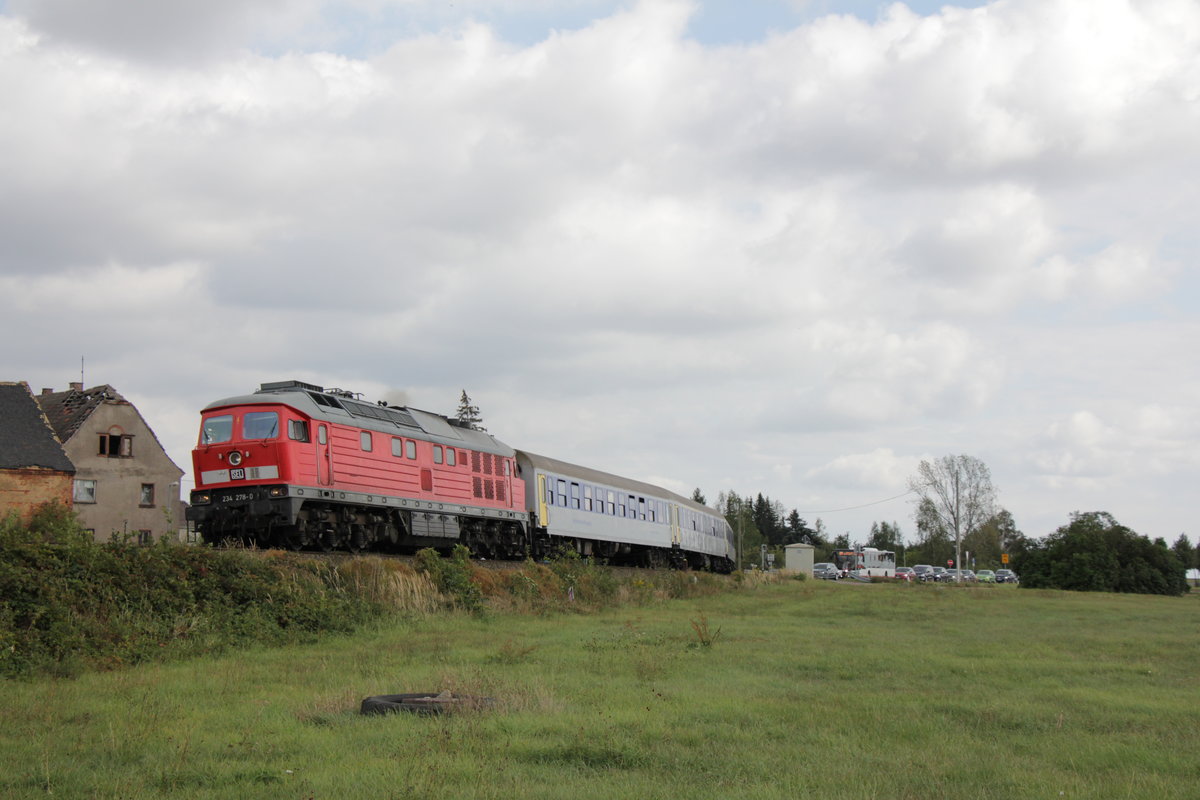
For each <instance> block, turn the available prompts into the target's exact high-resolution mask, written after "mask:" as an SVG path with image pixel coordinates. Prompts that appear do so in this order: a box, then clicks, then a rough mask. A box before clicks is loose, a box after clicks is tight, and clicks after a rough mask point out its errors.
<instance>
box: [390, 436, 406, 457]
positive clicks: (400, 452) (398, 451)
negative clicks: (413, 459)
mask: <svg viewBox="0 0 1200 800" xmlns="http://www.w3.org/2000/svg"><path fill="white" fill-rule="evenodd" d="M392 455H393V456H395V457H396V458H403V457H404V440H403V439H399V438H397V437H395V436H393V437H392Z"/></svg>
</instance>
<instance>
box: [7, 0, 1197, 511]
mask: <svg viewBox="0 0 1200 800" xmlns="http://www.w3.org/2000/svg"><path fill="white" fill-rule="evenodd" d="M85 5H87V4H81V3H74V2H68V0H52V1H51V2H46V3H41V4H34V3H26V2H10V3H9V5H8V7H7V8H8V11H7V12H6V13H5V14H3V15H0V103H3V106H4V108H5V109H6V112H7V113H6V122H5V123H4V124H0V183H3V185H4V186H5V192H3V193H2V194H0V289H3V299H0V319H2V320H3V321H0V332H2V333H3V334H4V336H5V339H6V340H13V337H15V336H17V335H19V333H18V332H19V331H21V330H24V329H26V328H27V327H28V326H40V327H38V329H39V330H43V331H44V333H43V335H41V336H38V337H34V338H35V341H34V342H33V343H31V344H30V345H29V346H28V347H27V348H25V350H23V351H22V352H20V353H16V354H14V356H13V358H12V360H11V362H10V366H9V368H10V369H13V370H16V371H17V372H18V373H19V374H12V375H9V376H8V379H26V380H30V381H31V383H35V384H40V383H45V384H46V385H54V384H56V383H57V384H59V385H61V384H62V383H63V382H64V381H65V380H66V379H73V376H72V374H73V371H74V370H75V368H76V365H77V364H78V360H79V356H80V351H81V350H87V353H86V355H87V359H88V363H89V364H90V366H89V373H90V374H91V375H92V376H95V378H96V379H97V380H98V381H99V380H103V381H104V382H108V383H112V384H114V385H115V386H116V387H117V388H118V390H120V391H122V393H124V394H126V395H128V396H138V397H144V398H146V403H147V404H148V406H149V407H148V408H146V409H143V411H144V413H145V414H146V416H147V418H148V420H149V421H150V423H151V424H152V425H153V426H154V427H155V428H156V430H158V431H159V433H160V436H161V437H162V438H164V440H167V441H171V442H173V443H174V444H173V445H172V446H173V449H174V451H173V453H172V455H173V456H175V458H176V460H177V461H179V462H180V463H181V465H182V464H184V463H186V461H187V458H186V450H187V447H189V446H190V443H191V441H192V440H193V439H194V430H191V429H190V428H191V423H189V422H188V421H187V416H188V415H187V414H184V413H181V412H180V409H182V408H187V407H189V406H191V407H194V408H196V409H198V408H199V407H200V406H202V405H204V404H205V403H207V402H208V401H209V400H211V399H213V398H214V397H218V396H224V395H228V394H236V393H239V392H243V391H247V390H250V389H253V388H254V387H255V386H257V384H258V383H260V382H261V381H264V380H274V379H279V378H288V377H298V378H302V379H308V380H310V381H313V382H316V383H323V384H326V385H343V386H347V385H348V386H351V387H352V388H357V389H358V390H359V391H364V392H375V393H376V395H375V396H376V397H382V396H383V394H384V393H388V392H402V393H405V394H406V395H407V396H408V397H409V398H410V399H411V401H412V402H413V403H414V404H416V405H418V406H422V407H426V408H431V409H433V410H443V411H451V410H452V409H453V407H454V404H455V403H456V402H457V398H458V392H459V391H460V390H461V389H462V388H464V387H465V388H467V389H468V390H469V391H470V392H471V393H472V396H473V397H475V398H476V399H477V401H479V402H480V403H481V405H483V407H484V410H485V414H486V413H488V412H489V411H490V412H491V413H492V415H493V416H494V417H495V422H492V421H491V420H489V427H491V428H492V430H493V431H494V432H496V433H497V434H498V435H500V436H501V438H507V439H511V440H513V443H514V444H517V445H525V446H530V447H531V449H540V450H544V451H546V452H548V453H549V454H551V455H561V456H562V457H566V458H571V459H575V460H581V461H588V462H589V463H596V464H597V466H600V467H601V468H605V469H609V470H626V471H629V472H630V473H631V474H634V475H636V476H639V477H649V476H665V477H663V480H664V481H675V483H672V484H671V485H672V486H673V487H675V488H677V489H678V488H679V487H684V488H686V490H687V491H686V492H684V493H687V492H690V487H694V486H696V485H701V486H702V487H703V488H704V489H705V490H706V492H707V493H708V494H709V495H710V496H711V497H715V495H716V492H717V491H719V490H720V489H722V488H725V489H728V488H734V489H737V490H739V491H760V490H761V491H763V492H764V493H768V494H770V495H771V496H772V497H774V498H776V499H779V500H781V501H782V502H784V503H785V504H786V505H788V506H789V507H790V506H793V505H796V506H799V505H801V502H802V501H803V504H804V505H806V506H808V507H809V508H843V507H849V506H853V505H860V504H862V503H863V502H870V501H874V500H878V499H880V497H879V495H878V494H877V493H875V492H876V490H878V491H883V492H884V493H885V496H887V495H886V490H885V489H884V487H885V486H888V485H892V484H894V483H896V481H897V479H898V478H899V479H900V483H901V484H902V483H903V481H902V478H903V477H904V476H903V475H901V473H906V472H907V471H908V470H909V469H910V467H907V466H904V465H906V464H915V461H916V459H918V458H919V456H918V455H917V454H923V453H935V454H937V453H941V452H967V453H978V454H986V455H988V457H989V459H990V460H993V461H994V462H995V463H996V465H997V468H998V470H997V471H998V472H999V471H1001V470H1003V473H1004V477H1005V480H1004V481H1003V485H1004V490H1005V491H1011V492H1013V495H1012V496H1011V497H1002V502H1005V504H1006V505H1008V506H1009V507H1010V508H1011V509H1012V510H1013V512H1014V514H1016V515H1017V517H1018V520H1020V519H1021V517H1022V506H1023V505H1027V506H1028V508H1029V509H1030V510H1029V512H1028V513H1029V515H1030V516H1031V517H1033V518H1037V519H1048V518H1050V517H1052V516H1053V515H1054V514H1059V515H1060V516H1061V517H1062V518H1065V514H1066V513H1068V512H1069V511H1071V510H1075V509H1074V508H1073V507H1072V508H1068V507H1065V504H1066V503H1067V502H1068V501H1067V500H1066V499H1065V498H1063V497H1056V496H1054V494H1053V493H1052V492H1044V491H1043V489H1044V485H1045V484H1046V483H1051V484H1054V483H1057V485H1059V486H1065V485H1067V484H1068V483H1070V482H1072V481H1074V482H1076V483H1078V482H1079V481H1082V480H1086V481H1091V482H1092V483H1093V484H1094V485H1096V486H1105V487H1109V490H1110V492H1112V494H1113V495H1114V496H1115V495H1116V494H1118V492H1117V489H1119V488H1120V487H1128V486H1131V485H1132V483H1131V482H1133V481H1136V480H1138V477H1137V475H1136V474H1134V473H1135V472H1136V471H1133V470H1130V469H1127V468H1124V467H1122V465H1124V464H1130V463H1144V464H1147V465H1149V467H1148V469H1147V470H1146V472H1147V473H1148V474H1157V475H1158V476H1160V478H1162V480H1161V481H1160V486H1162V487H1167V486H1173V485H1175V481H1177V480H1178V481H1180V482H1185V481H1187V480H1188V479H1191V480H1193V482H1194V478H1195V477H1196V464H1195V461H1194V459H1189V457H1188V456H1187V455H1186V454H1187V453H1190V452H1200V449H1198V448H1197V447H1195V445H1196V437H1197V426H1196V425H1195V420H1194V416H1193V417H1189V414H1188V412H1187V409H1188V408H1191V407H1195V401H1197V400H1200V396H1198V395H1200V375H1198V373H1197V371H1196V367H1195V364H1194V362H1195V359H1194V358H1193V357H1192V356H1191V353H1190V349H1189V348H1190V341H1193V340H1194V336H1195V333H1196V331H1195V330H1194V329H1195V318H1196V312H1197V309H1196V305H1195V304H1196V300H1197V295H1196V291H1195V283H1194V281H1195V278H1194V276H1192V275H1191V270H1190V269H1189V265H1190V264H1191V263H1193V262H1194V261H1195V253H1194V252H1193V251H1194V248H1195V247H1196V245H1197V239H1196V236H1195V232H1194V227H1195V225H1194V221H1195V220H1194V218H1195V212H1194V209H1195V208H1196V207H1197V201H1198V200H1200V197H1198V196H1197V194H1198V190H1197V188H1196V184H1195V181H1194V180H1193V179H1192V178H1191V176H1192V175H1194V174H1196V172H1197V170H1200V145H1198V144H1197V143H1198V142H1200V90H1198V89H1197V87H1198V86H1200V55H1198V54H1200V46H1198V45H1200V8H1197V6H1196V4H1195V3H1194V2H1191V1H1190V0H1147V2H1143V3H1137V4H1129V3H1123V2H1113V1H1110V0H1097V1H1096V2H1085V0H1006V2H994V3H990V4H987V5H984V6H981V7H978V8H973V9H969V10H968V9H959V8H953V7H947V8H946V9H944V10H942V11H941V12H940V13H935V14H925V15H920V14H917V13H915V12H912V11H910V10H908V9H906V8H905V7H904V6H902V5H899V4H896V5H893V6H891V7H890V8H889V9H888V10H887V11H886V12H885V13H884V14H883V15H882V16H881V17H880V18H879V19H878V20H877V21H873V22H870V21H862V20H859V19H857V18H855V17H853V16H849V15H843V16H838V17H833V16H826V17H822V18H819V19H816V20H814V21H813V22H811V23H809V24H804V25H798V26H796V27H794V28H792V29H790V30H789V29H779V30H777V31H776V32H775V33H774V34H772V35H770V36H766V37H763V38H761V39H760V40H757V41H750V42H749V43H746V44H741V45H729V46H721V47H713V46H706V45H703V44H701V43H699V42H698V41H696V40H694V39H690V38H688V36H687V31H688V23H689V14H691V13H692V6H691V5H689V4H687V3H681V2H654V3H640V4H633V5H630V6H628V7H623V8H621V9H619V10H615V11H611V12H609V11H607V10H605V11H604V12H603V13H602V14H601V15H600V16H598V17H597V18H596V19H594V20H592V21H591V22H590V23H588V22H584V23H581V24H562V25H559V26H556V27H557V29H556V30H554V31H553V32H551V31H546V33H545V35H543V36H538V37H533V38H532V39H531V40H532V41H533V42H534V43H533V44H515V43H513V41H510V40H506V39H505V38H504V37H503V36H501V35H500V34H499V32H498V28H497V27H496V26H495V25H492V24H488V22H487V20H489V19H494V18H496V16H497V15H501V14H504V13H506V12H507V11H508V8H509V7H508V6H505V5H504V4H503V3H492V4H488V5H487V6H486V7H484V6H479V7H478V9H477V10H476V11H474V12H472V13H474V14H475V16H473V17H472V16H470V15H464V14H463V13H462V11H461V9H459V10H458V11H454V12H451V11H450V9H449V8H448V7H447V8H443V7H435V6H434V5H432V4H413V5H411V6H409V5H403V4H395V3H386V2H382V1H380V2H366V0H364V2H352V3H317V2H315V0H311V1H310V0H295V2H285V1H284V0H278V1H277V2H276V1H274V0H263V1H262V2H256V3H246V4H241V3H239V4H230V3H224V2H216V3H207V4H203V5H201V4H195V3H190V4H183V5H178V6H177V7H176V6H172V4H165V5H163V4H158V5H155V8H154V9H150V10H148V11H147V13H146V14H145V15H144V17H143V18H142V19H140V20H139V21H138V23H137V24H136V25H133V26H126V27H124V28H122V27H121V25H120V21H121V19H120V16H119V13H118V12H121V13H124V12H125V11H127V10H128V8H130V6H128V5H127V4H126V5H124V6H122V8H121V9H117V8H116V6H117V5H120V4H114V3H113V2H111V1H110V0H105V2H100V3H95V4H91V5H87V7H86V8H85ZM160 6H161V7H160ZM585 7H589V6H588V5H587V3H578V4H568V5H566V6H563V5H554V4H550V3H546V4H544V5H541V6H539V9H538V10H539V12H543V11H544V12H545V13H547V14H552V13H554V11H555V10H558V11H561V12H562V13H564V14H566V13H568V12H570V13H571V14H576V13H578V12H580V10H581V9H583V8H585ZM514 8H515V7H514ZM172 9H174V10H172ZM489 15H491V16H489ZM572 19H575V18H574V17H572ZM363 20H368V21H371V22H373V23H378V26H377V27H376V28H375V29H374V30H373V32H370V36H371V37H381V36H385V32H386V35H389V36H390V37H391V38H384V39H379V38H371V41H370V43H369V44H364V43H363V42H362V41H360V42H359V44H360V45H361V46H355V47H351V46H347V45H346V42H347V41H349V40H350V39H356V40H364V37H367V34H366V33H363V30H362V29H361V28H357V29H356V26H360V25H361V24H362V22H363ZM322 21H323V22H322ZM356 30H357V32H355V31H356ZM326 45H328V46H326ZM334 45H337V47H334ZM339 48H340V49H339ZM47 309H53V311H52V312H47ZM1167 309H1169V310H1167ZM51 314H52V315H53V317H54V319H53V324H50V323H49V322H48V317H49V316H50V315H51ZM151 365H153V367H151ZM0 377H4V376H0ZM156 409H162V412H161V419H162V420H163V422H161V423H157V424H156V416H157V415H156V414H155V411H156ZM1085 410H1086V413H1085ZM161 428H171V429H172V430H170V431H168V432H164V430H162V429H161ZM558 448H561V450H559V449H558ZM626 465H627V466H626ZM1172 470H1173V471H1174V472H1172ZM672 476H676V477H672ZM1162 476H1166V477H1162ZM1176 476H1178V477H1176ZM855 491H861V492H863V493H864V495H868V496H851V495H853V494H854V492H855ZM1122 491H1124V490H1122ZM1164 491H1165V488H1164ZM1128 496H1129V497H1130V498H1132V499H1131V500H1130V504H1131V505H1136V507H1137V511H1136V512H1134V513H1135V515H1144V519H1146V520H1152V521H1153V523H1154V524H1156V525H1157V524H1160V523H1161V524H1164V525H1166V524H1168V523H1167V522H1165V521H1167V520H1170V521H1171V522H1170V524H1185V523H1182V522H1180V523H1176V522H1174V521H1175V520H1177V519H1181V518H1182V513H1181V512H1180V511H1178V510H1176V509H1175V508H1173V507H1172V504H1171V503H1169V502H1168V503H1164V502H1162V501H1161V497H1160V496H1159V495H1157V494H1156V493H1155V490H1150V489H1147V490H1146V491H1145V492H1144V493H1139V492H1137V491H1134V490H1133V489H1129V490H1128ZM1093 497H1094V498H1097V499H1096V501H1097V502H1100V501H1102V500H1104V499H1105V498H1104V496H1103V495H1084V496H1082V499H1083V500H1089V501H1090V500H1091V498H1093ZM793 498H794V499H793ZM827 501H828V502H827ZM1047 509H1048V510H1047ZM1110 510H1113V511H1114V513H1117V512H1118V511H1119V510H1120V509H1116V508H1113V509H1110ZM871 513H872V511H871V510H867V511H864V512H863V514H864V515H867V514H871ZM880 513H883V512H882V511H881V512H880ZM1037 514H1044V515H1046V516H1045V517H1038V516H1036V515H1037ZM1117 515H1118V518H1122V519H1123V521H1125V517H1126V516H1128V515H1122V514H1120V513H1117ZM889 516H894V515H892V514H889ZM869 521H870V517H864V518H863V519H862V520H859V522H862V523H864V524H868V525H869ZM856 524H858V523H856ZM1128 524H1134V525H1135V527H1136V524H1137V520H1136V519H1132V518H1131V519H1130V520H1129V522H1128Z"/></svg>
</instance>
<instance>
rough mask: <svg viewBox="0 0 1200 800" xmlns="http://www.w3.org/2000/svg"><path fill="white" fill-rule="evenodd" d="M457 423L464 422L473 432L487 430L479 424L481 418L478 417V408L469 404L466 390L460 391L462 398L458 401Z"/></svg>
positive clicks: (469, 399)
mask: <svg viewBox="0 0 1200 800" xmlns="http://www.w3.org/2000/svg"><path fill="white" fill-rule="evenodd" d="M458 421H459V422H465V423H466V424H467V427H469V428H470V429H471V430H473V431H487V428H485V427H483V425H481V424H480V423H481V422H483V417H481V416H479V406H477V405H474V404H473V403H472V402H471V398H470V397H469V396H468V395H467V390H466V389H463V390H462V397H460V398H459V400H458Z"/></svg>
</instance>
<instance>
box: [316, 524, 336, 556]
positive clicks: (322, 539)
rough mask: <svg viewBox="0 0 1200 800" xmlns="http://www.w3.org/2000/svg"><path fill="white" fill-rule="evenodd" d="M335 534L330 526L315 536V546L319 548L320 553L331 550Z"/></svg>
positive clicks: (334, 543)
mask: <svg viewBox="0 0 1200 800" xmlns="http://www.w3.org/2000/svg"><path fill="white" fill-rule="evenodd" d="M336 538H337V534H336V533H334V532H333V529H332V528H326V529H325V530H323V531H321V535H320V536H318V537H317V547H319V548H321V552H322V553H328V552H330V551H331V550H333V548H334V545H336V544H337V542H336Z"/></svg>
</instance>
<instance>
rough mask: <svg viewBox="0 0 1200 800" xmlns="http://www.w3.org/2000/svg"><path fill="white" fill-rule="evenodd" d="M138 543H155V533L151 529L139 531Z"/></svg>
mask: <svg viewBox="0 0 1200 800" xmlns="http://www.w3.org/2000/svg"><path fill="white" fill-rule="evenodd" d="M138 544H154V534H153V533H152V532H151V531H146V530H141V531H138Z"/></svg>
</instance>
